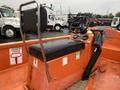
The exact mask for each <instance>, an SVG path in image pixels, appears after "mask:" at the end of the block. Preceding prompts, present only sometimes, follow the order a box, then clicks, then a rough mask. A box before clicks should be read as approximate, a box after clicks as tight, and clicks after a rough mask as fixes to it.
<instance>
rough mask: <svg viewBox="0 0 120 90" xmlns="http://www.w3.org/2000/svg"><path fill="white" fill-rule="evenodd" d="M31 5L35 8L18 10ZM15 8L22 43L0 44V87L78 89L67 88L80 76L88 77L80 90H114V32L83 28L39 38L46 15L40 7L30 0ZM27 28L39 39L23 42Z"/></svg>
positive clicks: (119, 83)
mask: <svg viewBox="0 0 120 90" xmlns="http://www.w3.org/2000/svg"><path fill="white" fill-rule="evenodd" d="M33 3H34V4H36V5H37V7H36V8H34V9H29V10H23V7H24V6H26V5H29V4H33ZM20 11H21V14H20V15H21V36H22V39H23V41H20V42H13V43H7V44H0V90H83V89H80V88H77V87H75V88H73V89H71V88H70V87H71V86H72V85H74V84H75V83H76V82H78V81H83V80H87V81H88V82H87V84H86V85H85V88H84V90H120V57H119V56H120V42H119V40H120V32H119V31H118V30H115V29H111V28H106V29H105V30H91V29H87V31H86V32H84V33H81V32H82V31H81V32H80V34H74V35H67V36H60V37H54V38H46V39H41V38H40V31H39V30H40V29H45V26H46V23H45V22H44V23H43V21H42V20H46V18H45V17H46V16H47V15H46V14H47V13H46V11H45V9H44V7H42V6H39V5H38V4H37V3H36V2H35V1H32V2H28V3H25V4H22V5H21V6H20ZM36 12H38V13H37V14H36ZM41 17H42V18H41ZM37 22H38V24H36V23H37ZM40 22H41V23H40ZM30 30H34V31H37V30H38V36H39V39H36V40H28V41H25V33H26V32H28V31H30ZM82 30H84V29H82ZM79 84H80V83H79Z"/></svg>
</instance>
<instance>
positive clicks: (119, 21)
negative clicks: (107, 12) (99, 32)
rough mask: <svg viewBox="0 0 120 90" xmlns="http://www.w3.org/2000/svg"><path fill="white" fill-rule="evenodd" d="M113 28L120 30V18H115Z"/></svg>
mask: <svg viewBox="0 0 120 90" xmlns="http://www.w3.org/2000/svg"><path fill="white" fill-rule="evenodd" d="M111 27H113V28H117V29H118V30H120V17H114V18H113V20H112V23H111Z"/></svg>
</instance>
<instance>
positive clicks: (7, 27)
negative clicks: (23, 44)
mask: <svg viewBox="0 0 120 90" xmlns="http://www.w3.org/2000/svg"><path fill="white" fill-rule="evenodd" d="M19 29H20V23H19V18H18V17H15V16H14V13H13V11H12V10H10V9H8V8H4V7H0V33H1V35H3V36H5V37H7V38H14V37H16V36H17V33H18V32H19Z"/></svg>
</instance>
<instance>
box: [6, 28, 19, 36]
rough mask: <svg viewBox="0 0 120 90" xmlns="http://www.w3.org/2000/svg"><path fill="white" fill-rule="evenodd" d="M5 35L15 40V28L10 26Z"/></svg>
mask: <svg viewBox="0 0 120 90" xmlns="http://www.w3.org/2000/svg"><path fill="white" fill-rule="evenodd" d="M4 35H5V37H7V38H15V37H16V35H17V32H16V30H15V28H13V27H10V26H8V27H5V28H4Z"/></svg>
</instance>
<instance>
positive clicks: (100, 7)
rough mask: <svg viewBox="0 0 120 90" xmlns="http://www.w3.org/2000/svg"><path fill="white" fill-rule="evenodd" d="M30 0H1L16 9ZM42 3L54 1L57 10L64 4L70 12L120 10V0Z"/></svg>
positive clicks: (39, 0) (61, 0) (46, 0)
mask: <svg viewBox="0 0 120 90" xmlns="http://www.w3.org/2000/svg"><path fill="white" fill-rule="evenodd" d="M27 1H30V0H0V6H1V5H8V6H11V7H13V8H14V9H18V8H19V5H20V4H21V3H24V2H27ZM37 1H38V2H42V3H53V5H55V8H56V9H57V10H60V5H61V6H62V11H63V13H68V11H69V8H70V10H71V11H72V12H73V13H77V12H93V13H97V14H107V10H108V11H109V13H113V14H115V13H116V12H118V11H120V0H37Z"/></svg>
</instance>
